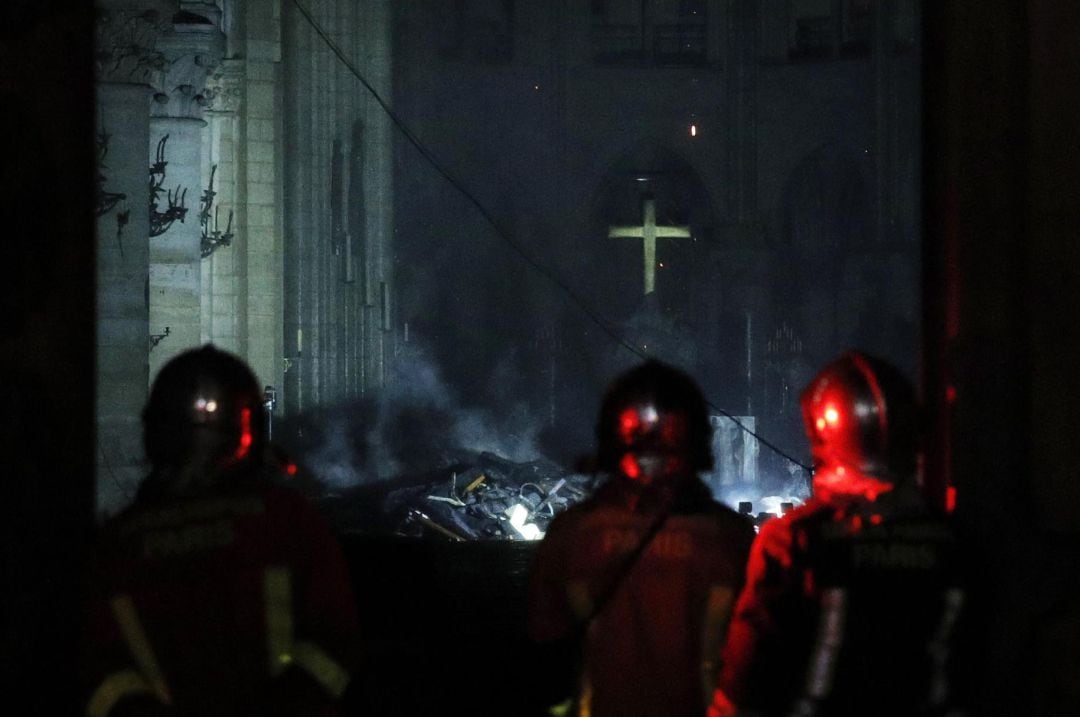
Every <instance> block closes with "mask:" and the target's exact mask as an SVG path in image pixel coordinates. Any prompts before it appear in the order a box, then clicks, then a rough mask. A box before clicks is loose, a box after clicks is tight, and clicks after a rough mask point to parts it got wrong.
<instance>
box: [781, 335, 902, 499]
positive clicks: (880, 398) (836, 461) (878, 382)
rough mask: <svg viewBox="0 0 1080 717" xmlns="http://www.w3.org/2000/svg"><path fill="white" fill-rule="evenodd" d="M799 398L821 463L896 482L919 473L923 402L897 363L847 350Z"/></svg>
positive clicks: (817, 457)
mask: <svg viewBox="0 0 1080 717" xmlns="http://www.w3.org/2000/svg"><path fill="white" fill-rule="evenodd" d="M800 401H801V403H802V414H803V423H804V424H805V426H806V433H807V437H808V438H809V439H810V450H811V453H812V454H813V456H814V463H815V465H816V466H818V467H821V466H834V467H846V468H847V469H849V470H855V471H857V472H859V473H861V474H863V475H868V476H873V477H875V478H881V479H884V480H887V481H889V482H893V483H896V482H898V481H900V480H905V479H907V478H910V477H913V476H914V474H915V468H916V459H917V454H918V444H919V438H918V403H917V401H916V399H915V391H914V389H913V388H912V387H911V384H910V383H909V382H908V381H907V379H906V378H904V376H903V374H902V373H900V371H899V370H898V369H896V368H895V367H893V366H892V365H890V364H888V363H887V362H885V361H883V360H881V359H879V358H874V357H872V356H867V355H866V354H862V353H859V352H856V351H852V352H849V353H846V354H844V355H843V356H841V357H840V358H838V359H836V360H835V361H833V362H832V363H830V364H829V365H828V366H826V367H825V368H824V369H823V370H822V371H821V372H820V373H819V374H818V375H817V376H816V377H815V378H814V380H812V381H811V382H810V384H809V385H808V386H807V387H806V388H805V389H804V390H803V393H802V397H801V399H800Z"/></svg>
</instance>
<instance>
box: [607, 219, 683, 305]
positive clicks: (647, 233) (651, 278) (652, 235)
mask: <svg viewBox="0 0 1080 717" xmlns="http://www.w3.org/2000/svg"><path fill="white" fill-rule="evenodd" d="M642 214H644V215H645V221H644V222H642V226H639V227H608V237H609V238H610V237H630V238H631V239H642V240H644V242H645V293H646V294H651V293H653V291H655V290H656V240H657V239H658V238H664V239H688V238H689V237H690V227H658V226H656V202H655V201H654V200H652V199H646V200H645V201H643V202H642Z"/></svg>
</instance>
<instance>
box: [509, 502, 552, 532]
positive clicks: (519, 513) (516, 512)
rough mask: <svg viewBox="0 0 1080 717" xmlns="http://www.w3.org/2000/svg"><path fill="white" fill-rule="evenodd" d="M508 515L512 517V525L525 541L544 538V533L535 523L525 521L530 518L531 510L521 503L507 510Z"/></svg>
mask: <svg viewBox="0 0 1080 717" xmlns="http://www.w3.org/2000/svg"><path fill="white" fill-rule="evenodd" d="M506 514H507V515H509V516H510V525H511V526H513V528H514V530H516V531H517V532H518V533H519V534H520V535H521V537H522V538H525V540H540V538H543V537H544V533H543V532H542V531H541V530H540V528H538V527H536V525H535V524H534V523H526V522H525V519H526V518H528V517H529V509H528V508H526V507H525V506H524V505H522V504H521V503H517V504H515V505H514V506H513V507H512V508H507V509H506Z"/></svg>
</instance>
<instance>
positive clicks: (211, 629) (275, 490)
mask: <svg viewBox="0 0 1080 717" xmlns="http://www.w3.org/2000/svg"><path fill="white" fill-rule="evenodd" d="M264 419H265V417H264V416H263V408H262V397H261V394H260V391H259V385H258V383H256V381H255V377H254V375H253V374H252V373H251V371H250V369H248V367H247V366H246V365H245V364H244V363H243V362H242V361H240V360H239V359H238V358H236V357H235V356H232V355H230V354H228V353H225V352H223V351H219V350H218V349H216V348H214V347H212V346H209V345H208V346H204V347H202V348H199V349H195V350H191V351H187V352H185V353H183V354H180V355H179V356H177V357H176V358H174V359H173V360H172V361H170V362H169V363H168V364H166V365H165V366H164V367H163V368H162V369H161V372H160V373H159V374H158V376H157V378H156V380H155V381H154V385H153V387H152V389H151V392H150V398H149V401H148V403H147V405H146V408H145V411H144V413H143V424H144V439H145V441H144V443H145V448H146V454H147V458H148V459H149V462H150V464H151V470H150V474H149V476H148V477H147V478H146V480H145V481H144V482H143V484H142V486H141V488H140V491H139V494H138V496H137V497H136V499H135V501H134V503H133V504H132V505H131V506H130V507H129V508H128V509H127V510H125V511H124V512H122V513H121V514H119V515H118V516H116V517H115V518H113V519H112V520H110V521H109V522H108V523H107V524H106V525H105V526H104V527H103V529H102V531H101V533H100V535H99V540H98V545H96V546H95V551H94V560H93V563H92V569H91V593H90V602H89V609H88V619H87V620H88V621H87V626H86V630H85V633H86V634H85V640H84V642H85V644H86V654H85V658H84V668H85V671H86V680H87V688H88V696H87V705H86V713H87V714H88V715H90V716H91V717H104V716H105V715H124V714H129V715H130V714H134V715H141V714H175V715H187V714H192V715H194V714H200V715H247V714H298V715H300V714H303V715H307V714H310V715H326V714H333V713H334V710H335V709H336V705H337V704H338V703H339V702H340V700H341V698H342V696H343V694H344V692H345V690H346V688H347V686H348V685H349V682H350V672H351V670H352V668H353V665H354V664H355V652H356V637H355V635H356V623H357V616H356V607H355V602H354V599H353V595H352V592H351V589H350V587H349V581H348V575H347V569H346V565H345V562H344V558H343V555H342V552H341V549H340V547H339V546H338V544H337V543H336V542H335V540H334V539H333V537H332V536H331V534H330V531H329V529H328V528H327V526H326V524H325V523H324V522H323V521H322V519H321V518H320V517H319V516H318V515H317V514H316V513H315V512H314V510H313V509H312V507H311V506H310V505H309V504H308V503H307V501H306V499H304V498H303V497H301V496H300V495H299V494H298V493H296V492H295V491H293V490H292V489H290V488H289V487H288V486H287V485H285V484H286V483H287V472H285V471H283V470H282V468H281V466H279V465H278V464H277V462H276V461H274V460H272V459H271V458H270V456H271V451H269V450H268V446H267V445H266V440H265V422H264Z"/></svg>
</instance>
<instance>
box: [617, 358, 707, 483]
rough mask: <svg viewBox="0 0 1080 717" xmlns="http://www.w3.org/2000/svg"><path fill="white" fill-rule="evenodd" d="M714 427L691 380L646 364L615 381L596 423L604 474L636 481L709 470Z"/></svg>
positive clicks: (662, 366)
mask: <svg viewBox="0 0 1080 717" xmlns="http://www.w3.org/2000/svg"><path fill="white" fill-rule="evenodd" d="M711 437H712V427H711V426H710V425H709V417H708V412H707V410H706V408H705V399H704V397H703V396H702V395H701V391H700V389H698V387H697V384H696V383H695V382H694V380H693V379H692V378H690V376H688V375H687V374H685V373H683V372H682V371H680V370H678V369H676V368H674V367H672V366H668V365H667V364H663V363H660V362H659V361H647V362H646V363H644V364H642V365H640V366H638V367H637V368H634V369H631V370H630V371H628V372H626V373H624V374H623V375H622V376H620V377H619V378H617V379H616V380H615V382H614V383H613V384H612V385H611V388H609V389H608V392H607V395H606V396H605V397H604V402H603V404H602V405H601V407H600V418H599V420H598V421H597V423H596V440H597V445H598V456H597V458H598V463H599V467H600V468H601V470H605V471H607V472H609V473H611V474H613V475H620V476H623V477H625V478H628V479H630V480H633V481H641V482H642V483H645V484H648V483H651V482H652V481H653V480H654V479H656V478H669V477H674V476H677V475H684V474H689V473H696V472H698V471H707V470H709V469H711V468H712V466H713V456H712V445H711Z"/></svg>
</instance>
